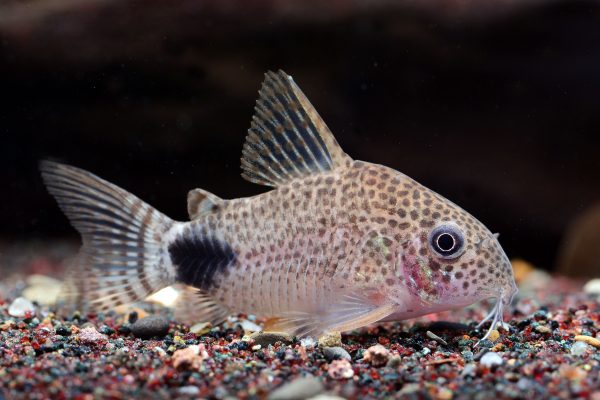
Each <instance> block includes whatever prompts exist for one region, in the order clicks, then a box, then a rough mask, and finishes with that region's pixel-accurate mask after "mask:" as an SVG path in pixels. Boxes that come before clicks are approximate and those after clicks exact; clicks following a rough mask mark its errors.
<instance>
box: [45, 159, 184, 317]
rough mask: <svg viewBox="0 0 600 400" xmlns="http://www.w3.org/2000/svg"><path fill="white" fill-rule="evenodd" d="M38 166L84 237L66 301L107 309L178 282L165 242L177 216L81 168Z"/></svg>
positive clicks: (84, 306) (79, 307) (87, 308)
mask: <svg viewBox="0 0 600 400" xmlns="http://www.w3.org/2000/svg"><path fill="white" fill-rule="evenodd" d="M40 170H41V172H42V177H43V179H44V182H45V184H46V186H47V188H48V191H49V192H50V193H51V194H52V195H53V196H54V197H55V198H56V201H57V202H58V205H59V206H60V208H61V209H62V210H63V212H64V213H65V214H66V215H67V217H68V218H69V220H70V221H71V224H72V225H73V226H74V227H75V228H76V229H77V230H78V231H79V233H80V234H81V237H82V240H83V246H82V248H81V251H80V253H79V256H78V257H77V260H76V262H75V265H74V267H73V269H72V274H71V277H70V280H69V281H68V282H67V285H66V288H67V293H65V297H64V298H65V300H66V301H67V302H69V303H70V304H71V305H72V306H75V307H76V308H77V309H79V310H94V311H106V310H108V309H110V308H113V307H115V306H118V305H120V304H127V303H133V302H136V301H140V300H143V299H144V298H146V297H147V296H148V295H150V294H152V293H154V292H156V291H158V290H160V289H162V288H164V287H166V286H169V285H171V284H172V283H174V282H175V276H176V274H175V271H174V268H173V266H172V264H171V262H170V259H169V256H168V251H167V245H166V243H165V242H164V241H163V237H165V236H166V237H169V236H170V235H169V232H170V230H171V228H173V227H174V225H175V224H176V223H175V222H174V221H172V220H171V219H169V218H168V217H166V216H165V215H163V214H161V213H160V212H158V211H157V210H155V209H154V208H152V207H151V206H149V205H148V204H146V203H144V202H143V201H142V200H140V199H138V198H137V197H136V196H134V195H132V194H130V193H128V192H126V191H125V190H123V189H121V188H119V187H117V186H115V185H113V184H111V183H109V182H107V181H105V180H103V179H101V178H99V177H97V176H95V175H93V174H91V173H89V172H87V171H84V170H82V169H79V168H75V167H71V166H68V165H64V164H59V163H55V162H51V161H42V162H41V163H40Z"/></svg>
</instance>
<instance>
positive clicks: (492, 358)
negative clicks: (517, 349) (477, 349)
mask: <svg viewBox="0 0 600 400" xmlns="http://www.w3.org/2000/svg"><path fill="white" fill-rule="evenodd" d="M479 362H480V363H481V365H483V366H484V367H488V368H489V367H493V366H494V365H502V364H503V361H502V357H500V355H499V354H498V353H494V352H493V351H488V352H487V353H485V354H484V355H483V357H481V360H479Z"/></svg>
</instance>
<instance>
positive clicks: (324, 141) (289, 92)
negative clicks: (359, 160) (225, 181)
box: [242, 70, 352, 187]
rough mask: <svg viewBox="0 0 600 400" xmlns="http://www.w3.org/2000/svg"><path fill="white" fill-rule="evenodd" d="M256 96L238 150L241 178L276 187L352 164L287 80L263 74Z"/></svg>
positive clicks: (289, 80) (327, 129)
mask: <svg viewBox="0 0 600 400" xmlns="http://www.w3.org/2000/svg"><path fill="white" fill-rule="evenodd" d="M259 95H260V97H259V98H258V100H257V101H256V107H255V108H254V110H255V112H254V116H253V117H252V123H251V125H250V129H249V130H248V136H247V137H246V143H245V144H244V148H243V150H242V170H243V172H242V176H243V177H244V178H245V179H247V180H249V181H250V182H255V183H259V184H261V185H266V186H273V187H276V186H280V185H282V184H285V183H287V182H289V181H291V180H293V179H296V178H300V177H303V176H307V175H312V174H317V173H322V172H326V171H331V170H333V169H335V168H337V167H340V166H347V165H349V163H350V162H351V161H352V159H351V158H350V157H349V156H348V155H347V154H346V153H344V151H343V150H342V149H341V147H340V146H339V144H338V143H337V141H336V140H335V138H334V137H333V134H332V133H331V131H330V130H329V128H328V127H327V125H325V122H324V121H323V120H322V119H321V117H320V116H319V114H318V113H317V111H316V110H315V108H314V107H313V106H312V104H310V102H309V101H308V99H307V98H306V96H305V95H304V93H302V91H301V90H300V88H299V87H298V86H297V85H296V83H295V82H294V81H293V79H292V77H291V76H289V75H287V74H286V73H285V72H283V71H281V70H280V71H279V72H277V73H275V72H271V71H269V72H267V73H266V74H265V80H264V82H263V84H262V87H261V89H260V91H259Z"/></svg>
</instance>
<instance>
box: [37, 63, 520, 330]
mask: <svg viewBox="0 0 600 400" xmlns="http://www.w3.org/2000/svg"><path fill="white" fill-rule="evenodd" d="M259 94H260V96H259V99H258V100H257V102H256V107H255V114H254V116H253V118H252V122H251V126H250V129H249V131H248V135H247V137H246V142H245V144H244V147H243V151H242V158H241V168H242V176H243V177H244V178H245V179H247V180H249V181H251V182H255V183H257V184H260V185H265V186H268V187H271V188H272V190H270V191H267V192H265V193H263V194H260V195H257V196H253V197H247V198H238V199H231V200H226V199H222V198H219V197H218V196H216V195H214V194H212V193H209V192H207V191H206V190H203V189H195V190H192V191H191V192H189V195H188V212H189V215H190V219H191V221H188V222H177V221H174V220H172V219H170V218H168V217H167V216H165V215H163V214H162V213H160V212H159V211H157V210H155V209H154V208H152V207H151V206H149V205H148V204H146V203H144V202H143V201H142V200H140V199H138V198H137V197H135V196H134V195H132V194H130V193H128V192H126V191H125V190H123V189H121V188H119V187H117V186H115V185H113V184H111V183H109V182H107V181H105V180H103V179H101V178H99V177H97V176H95V175H93V174H91V173H89V172H86V171H83V170H81V169H78V168H75V167H71V166H67V165H63V164H59V163H55V162H50V161H42V162H41V172H42V176H43V179H44V181H45V184H46V186H47V188H48V190H49V191H50V193H51V194H52V195H54V197H55V198H56V200H57V202H58V204H59V206H60V207H61V209H62V210H63V211H64V212H65V214H66V215H67V216H68V217H69V219H70V221H71V223H72V225H73V226H74V227H75V228H76V229H77V230H78V231H79V232H80V234H81V236H82V240H83V246H82V248H81V251H80V253H79V257H78V261H77V263H76V266H75V268H74V271H73V278H72V281H71V288H72V291H71V292H70V293H72V294H73V298H76V299H77V301H78V306H80V307H88V308H89V309H92V310H108V309H110V308H113V307H115V306H117V305H120V304H124V303H131V302H135V301H139V300H142V299H144V298H145V297H147V296H148V295H151V294H152V293H154V292H156V291H158V290H160V289H162V288H164V287H166V286H170V285H173V284H179V285H183V286H184V287H185V290H184V296H183V297H182V298H183V299H184V301H183V302H182V304H180V306H179V308H180V311H182V310H183V311H185V312H182V313H180V315H186V316H187V317H188V318H190V319H193V320H195V321H201V320H207V321H211V322H212V323H215V324H216V323H219V322H221V321H223V320H224V319H225V318H226V317H227V316H228V315H230V314H233V313H251V314H257V315H262V316H270V317H273V320H274V321H276V322H275V323H274V325H273V326H272V328H273V329H277V330H284V331H287V332H290V333H292V334H295V335H298V336H304V335H312V336H314V335H319V334H321V333H323V332H326V331H346V330H351V329H355V328H359V327H362V326H365V325H368V324H371V323H375V322H378V321H390V320H403V319H407V318H413V317H417V316H421V315H425V314H429V313H433V312H439V311H443V310H448V309H451V308H456V307H462V306H466V305H468V304H471V303H474V302H477V301H479V300H482V299H487V298H495V299H496V306H495V307H494V308H493V310H492V312H491V313H490V314H489V316H488V319H492V325H491V327H490V331H491V329H492V328H494V326H495V325H496V324H497V323H498V322H500V321H501V318H502V311H503V307H504V306H506V305H508V304H510V302H511V299H512V297H513V295H514V294H515V293H516V291H517V288H516V285H515V281H514V278H513V273H512V268H511V264H510V262H509V260H508V258H507V257H506V255H505V253H504V251H503V250H502V248H501V246H500V244H499V243H498V240H497V237H496V236H495V235H494V234H492V233H491V232H490V231H489V230H488V229H487V228H486V227H485V226H484V225H483V224H482V223H481V222H479V221H478V220H476V219H475V218H474V217H473V216H471V215H470V214H469V213H467V212H466V211H464V210H463V209H462V208H460V207H459V206H457V205H455V204H454V203H452V202H450V201H449V200H447V199H445V198H443V197H442V196H440V195H439V194H437V193H435V192H433V191H432V190H430V189H428V188H426V187H424V186H423V185H421V184H419V183H417V182H416V181H414V180H413V179H411V178H409V177H408V176H406V175H404V174H402V173H400V172H398V171H395V170H393V169H391V168H388V167H385V166H382V165H377V164H371V163H368V162H364V161H357V160H353V159H352V158H350V156H348V155H347V154H346V153H345V152H344V151H343V150H342V149H341V147H340V146H339V145H338V143H337V142H336V140H335V138H334V136H333V135H332V133H331V132H330V130H329V128H328V127H327V125H325V123H324V122H323V120H322V119H321V117H320V116H319V114H318V113H317V111H316V110H315V109H314V108H313V106H312V105H311V104H310V102H309V101H308V99H307V98H306V97H305V95H304V94H303V93H302V91H301V90H300V88H299V87H298V86H297V85H296V84H295V82H294V81H293V80H292V78H291V77H290V76H288V75H287V74H285V73H284V72H283V71H279V72H277V73H274V72H268V73H267V74H266V76H265V80H264V82H263V84H262V87H261V89H260V91H259ZM490 331H488V334H489V332H490ZM486 337H487V335H486Z"/></svg>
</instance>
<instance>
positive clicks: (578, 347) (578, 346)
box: [571, 342, 591, 356]
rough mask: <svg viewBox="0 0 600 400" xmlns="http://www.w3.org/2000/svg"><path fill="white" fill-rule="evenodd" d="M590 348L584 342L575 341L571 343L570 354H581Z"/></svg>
mask: <svg viewBox="0 0 600 400" xmlns="http://www.w3.org/2000/svg"><path fill="white" fill-rule="evenodd" d="M590 349H591V347H590V346H588V345H587V343H585V342H575V343H573V346H571V354H572V355H574V356H583V355H585V354H586V353H587V352H588V350H590Z"/></svg>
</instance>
